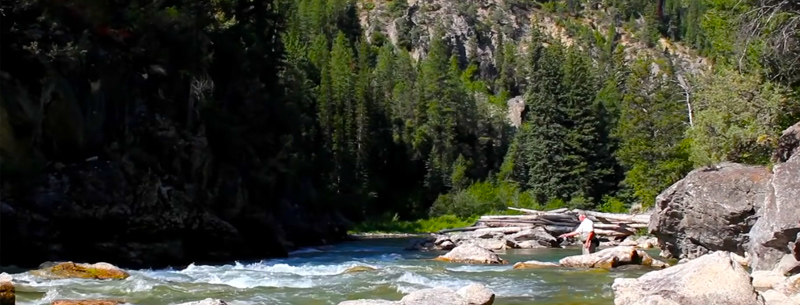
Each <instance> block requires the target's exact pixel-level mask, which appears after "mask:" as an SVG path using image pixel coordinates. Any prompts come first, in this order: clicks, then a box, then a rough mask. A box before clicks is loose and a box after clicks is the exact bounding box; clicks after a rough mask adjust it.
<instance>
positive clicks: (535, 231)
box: [507, 227, 558, 247]
mask: <svg viewBox="0 0 800 305" xmlns="http://www.w3.org/2000/svg"><path fill="white" fill-rule="evenodd" d="M507 239H509V240H512V241H514V242H517V243H520V242H524V241H535V242H536V243H537V244H539V245H542V246H544V247H558V240H557V239H556V238H555V237H553V235H550V233H548V232H547V231H546V230H545V229H544V228H542V227H536V228H532V229H525V230H522V231H519V232H517V233H514V234H511V235H509V236H508V237H507Z"/></svg>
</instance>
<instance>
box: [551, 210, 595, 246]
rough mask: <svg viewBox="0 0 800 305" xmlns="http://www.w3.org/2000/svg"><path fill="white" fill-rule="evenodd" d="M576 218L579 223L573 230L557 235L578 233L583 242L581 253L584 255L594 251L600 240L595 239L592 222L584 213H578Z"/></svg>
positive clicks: (560, 236) (563, 236)
mask: <svg viewBox="0 0 800 305" xmlns="http://www.w3.org/2000/svg"><path fill="white" fill-rule="evenodd" d="M578 219H579V220H580V221H581V224H580V225H579V226H578V228H577V229H575V231H572V232H570V233H565V234H561V235H559V236H558V237H559V238H566V237H572V236H575V235H580V240H581V242H583V247H582V248H583V254H584V255H585V254H591V253H594V252H595V251H596V250H597V246H599V245H600V240H598V239H597V235H595V233H594V222H593V221H591V220H590V219H589V218H587V217H586V215H584V214H579V215H578Z"/></svg>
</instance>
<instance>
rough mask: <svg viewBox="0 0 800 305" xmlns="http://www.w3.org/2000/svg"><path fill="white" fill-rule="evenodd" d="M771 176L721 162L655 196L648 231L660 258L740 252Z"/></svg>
mask: <svg viewBox="0 0 800 305" xmlns="http://www.w3.org/2000/svg"><path fill="white" fill-rule="evenodd" d="M771 178H772V174H771V173H770V172H769V171H768V170H767V169H766V168H764V167H757V166H747V165H740V164H734V163H722V164H719V165H717V166H714V167H710V168H701V169H696V170H694V171H692V172H690V173H689V174H688V175H687V176H686V177H685V178H683V179H682V180H680V181H678V182H676V183H675V184H673V185H672V186H670V187H669V188H667V189H666V190H665V191H663V192H662V193H661V194H660V195H659V196H658V197H657V198H656V207H655V211H654V212H653V214H652V216H651V218H650V224H649V230H650V233H651V234H652V235H655V236H656V237H657V238H658V243H659V246H660V247H661V249H662V254H661V255H662V257H666V258H678V259H682V258H689V259H691V258H695V257H699V256H702V255H704V254H707V253H710V252H713V251H729V252H734V253H737V254H740V255H743V254H744V252H745V243H746V242H747V241H748V232H750V228H751V227H752V226H753V225H754V224H755V222H756V215H755V214H756V209H757V208H758V207H759V206H760V205H761V204H763V202H764V198H765V195H766V194H767V184H768V182H769V181H770V179H771Z"/></svg>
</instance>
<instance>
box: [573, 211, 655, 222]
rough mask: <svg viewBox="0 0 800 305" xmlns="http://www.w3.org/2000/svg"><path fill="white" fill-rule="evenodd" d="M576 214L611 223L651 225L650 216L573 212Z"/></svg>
mask: <svg viewBox="0 0 800 305" xmlns="http://www.w3.org/2000/svg"><path fill="white" fill-rule="evenodd" d="M573 212H575V213H583V214H584V215H586V216H593V217H595V218H597V219H598V220H601V221H602V220H603V219H606V220H609V221H627V222H636V223H650V215H648V214H636V215H629V214H613V213H603V212H593V211H582V210H573Z"/></svg>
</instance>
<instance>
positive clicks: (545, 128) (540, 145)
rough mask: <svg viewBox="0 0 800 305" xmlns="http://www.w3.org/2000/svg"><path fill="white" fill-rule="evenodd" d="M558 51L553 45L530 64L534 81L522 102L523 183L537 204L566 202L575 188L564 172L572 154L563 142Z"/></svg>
mask: <svg viewBox="0 0 800 305" xmlns="http://www.w3.org/2000/svg"><path fill="white" fill-rule="evenodd" d="M562 49H563V47H562V46H561V45H560V44H558V43H554V44H552V45H550V46H549V47H547V48H545V49H544V50H542V53H541V57H540V58H538V59H536V60H535V61H534V62H532V64H533V67H532V68H531V76H532V77H531V79H532V80H535V81H533V82H532V83H531V85H530V88H529V91H528V97H527V99H526V104H528V105H530V106H529V107H530V112H529V113H530V118H529V121H530V123H529V124H530V129H526V134H525V137H524V144H523V145H524V150H525V156H526V160H525V164H526V166H527V167H528V175H529V180H528V181H527V183H528V187H530V188H531V191H532V193H533V194H534V197H535V198H536V199H537V200H538V201H539V202H540V203H544V202H547V201H549V200H550V199H562V200H565V201H567V200H568V199H569V198H571V196H572V195H573V194H575V192H576V189H577V187H576V185H575V184H573V183H572V182H570V181H569V180H568V178H569V175H568V172H567V170H568V166H569V163H570V162H569V161H568V159H569V158H571V156H572V155H573V153H572V152H571V151H570V150H569V147H567V146H566V143H565V142H564V141H563V139H565V138H566V137H567V134H568V131H567V129H566V127H565V126H564V122H565V109H564V104H563V102H562V101H563V99H562V93H563V88H562V83H563V82H562V81H563V73H562V70H561V63H562V62H563V59H564V56H563V51H562Z"/></svg>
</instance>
